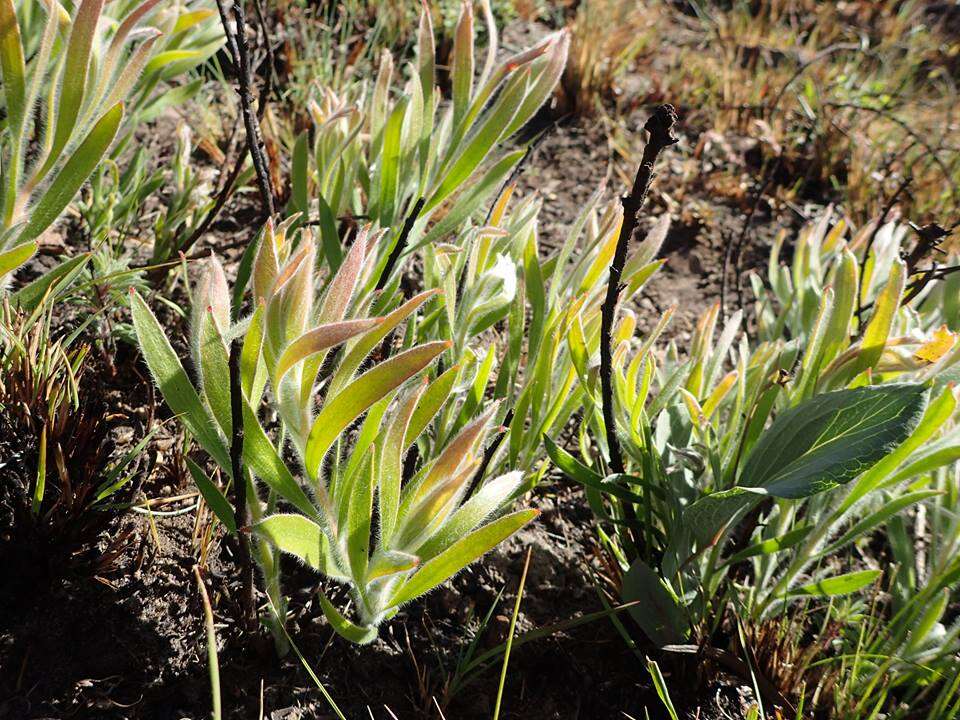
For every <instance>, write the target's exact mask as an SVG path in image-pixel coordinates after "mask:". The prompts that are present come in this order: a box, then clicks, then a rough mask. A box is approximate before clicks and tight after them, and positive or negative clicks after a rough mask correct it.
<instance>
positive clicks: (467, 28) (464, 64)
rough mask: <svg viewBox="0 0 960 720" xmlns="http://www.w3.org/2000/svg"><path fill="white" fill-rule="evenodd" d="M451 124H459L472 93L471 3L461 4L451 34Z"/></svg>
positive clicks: (467, 108)
mask: <svg viewBox="0 0 960 720" xmlns="http://www.w3.org/2000/svg"><path fill="white" fill-rule="evenodd" d="M450 78H451V81H452V85H453V124H454V126H457V125H459V124H460V122H461V120H463V117H464V116H465V115H466V114H467V110H469V109H470V97H471V95H472V94H473V5H472V4H471V3H464V4H463V5H462V6H461V11H460V19H459V21H458V22H457V28H456V30H455V31H454V35H453V68H452V69H451V71H450Z"/></svg>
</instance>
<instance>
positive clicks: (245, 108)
mask: <svg viewBox="0 0 960 720" xmlns="http://www.w3.org/2000/svg"><path fill="white" fill-rule="evenodd" d="M217 7H218V8H219V9H220V21H221V23H222V24H223V31H224V33H225V34H226V35H227V44H228V45H230V46H231V49H234V50H235V52H236V57H235V60H236V62H237V94H238V95H239V96H240V111H241V113H242V115H243V125H244V129H245V130H246V134H247V149H248V150H249V152H250V159H251V160H252V161H253V167H254V170H256V173H257V186H258V189H259V190H260V197H261V198H262V200H263V207H264V211H265V213H266V215H267V216H268V217H273V215H274V214H275V212H276V210H275V206H274V195H273V187H272V184H271V182H270V172H269V170H268V168H267V163H266V159H265V158H264V156H263V148H262V147H261V143H262V140H261V134H260V122H259V116H258V115H257V113H255V112H254V109H253V94H252V87H253V77H252V73H251V71H250V46H249V44H248V43H247V33H246V30H247V23H246V17H245V15H244V11H243V2H242V0H234V3H233V18H234V22H235V23H236V28H231V27H230V23H229V21H228V20H227V15H226V12H225V10H224V7H223V0H217ZM263 102H264V99H263V98H261V106H262V105H263Z"/></svg>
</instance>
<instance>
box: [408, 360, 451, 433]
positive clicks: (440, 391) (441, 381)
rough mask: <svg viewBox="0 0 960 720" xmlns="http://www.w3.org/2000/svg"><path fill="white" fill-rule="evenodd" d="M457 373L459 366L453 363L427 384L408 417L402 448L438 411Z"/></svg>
mask: <svg viewBox="0 0 960 720" xmlns="http://www.w3.org/2000/svg"><path fill="white" fill-rule="evenodd" d="M459 373H460V366H459V365H454V366H452V367H450V368H447V370H445V371H444V373H443V374H442V375H440V376H439V377H438V378H437V379H436V380H434V381H433V382H432V383H430V385H429V386H427V389H426V390H425V391H424V393H423V395H422V396H421V398H420V402H419V403H417V409H416V410H414V411H413V416H412V417H411V418H410V425H409V426H408V427H407V434H406V437H405V438H404V441H403V446H404V448H408V447H410V446H411V445H412V444H413V443H414V442H415V441H416V440H417V438H418V437H420V435H421V434H422V433H423V431H424V430H425V429H426V428H427V425H429V424H430V422H431V421H432V420H433V418H434V417H436V415H437V413H438V412H440V408H442V407H443V405H444V403H446V402H447V398H449V397H450V393H451V391H452V390H453V385H454V383H455V382H456V381H457V376H458V375H459Z"/></svg>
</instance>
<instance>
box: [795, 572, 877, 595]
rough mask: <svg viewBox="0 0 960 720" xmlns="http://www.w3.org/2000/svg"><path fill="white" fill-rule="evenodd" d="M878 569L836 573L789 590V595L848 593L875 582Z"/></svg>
mask: <svg viewBox="0 0 960 720" xmlns="http://www.w3.org/2000/svg"><path fill="white" fill-rule="evenodd" d="M881 574H882V572H881V571H880V570H858V571H857V572H851V573H846V574H845V575H837V576H835V577H831V578H826V579H824V580H819V581H818V582H814V583H810V584H809V585H801V586H800V587H797V588H793V589H792V590H790V591H789V595H790V597H835V596H837V595H849V594H850V593H854V592H856V591H857V590H861V589H863V588H865V587H866V586H867V585H871V584H873V583H874V582H876V580H877V578H878V577H880V575H881Z"/></svg>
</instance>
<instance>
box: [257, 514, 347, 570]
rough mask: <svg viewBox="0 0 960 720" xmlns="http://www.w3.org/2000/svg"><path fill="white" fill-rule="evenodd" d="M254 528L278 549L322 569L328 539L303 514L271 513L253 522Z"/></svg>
mask: <svg viewBox="0 0 960 720" xmlns="http://www.w3.org/2000/svg"><path fill="white" fill-rule="evenodd" d="M253 531H254V532H255V533H256V534H257V535H259V536H260V537H262V538H263V539H265V540H266V541H267V542H269V543H270V544H271V545H273V546H274V547H275V548H277V549H278V550H281V551H282V552H285V553H287V554H289V555H293V556H294V557H297V558H300V560H301V561H302V562H304V563H306V564H307V565H309V566H310V567H312V568H313V569H315V570H323V568H324V564H325V558H326V545H327V543H328V542H329V541H328V540H327V536H326V535H325V534H324V532H323V528H321V527H320V526H319V525H317V523H315V522H312V521H311V520H308V519H307V518H305V517H304V516H303V515H271V516H269V517H266V518H264V519H263V520H261V521H260V522H258V523H256V524H255V525H254V526H253Z"/></svg>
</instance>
